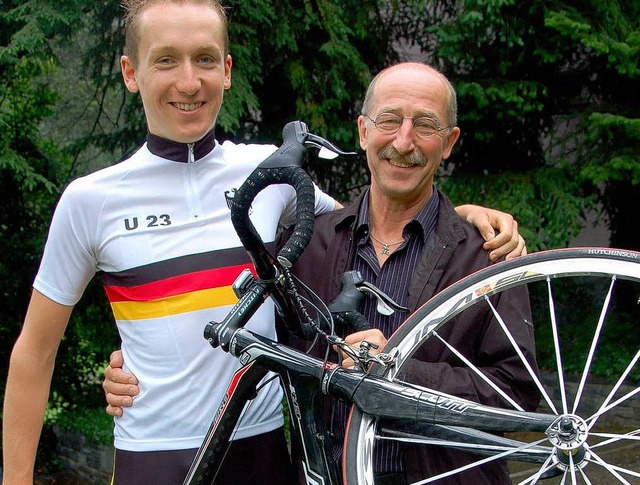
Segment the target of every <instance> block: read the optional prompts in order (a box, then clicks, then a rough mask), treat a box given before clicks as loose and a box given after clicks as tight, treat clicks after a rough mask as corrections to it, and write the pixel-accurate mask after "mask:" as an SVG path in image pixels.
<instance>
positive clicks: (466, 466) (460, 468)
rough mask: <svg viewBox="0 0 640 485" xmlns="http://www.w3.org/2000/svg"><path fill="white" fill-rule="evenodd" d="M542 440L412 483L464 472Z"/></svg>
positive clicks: (534, 444) (433, 480)
mask: <svg viewBox="0 0 640 485" xmlns="http://www.w3.org/2000/svg"><path fill="white" fill-rule="evenodd" d="M542 441H544V440H540V441H537V442H535V443H529V444H527V445H525V446H521V447H520V448H516V449H513V450H509V451H505V452H504V453H499V454H497V455H494V456H490V457H488V458H484V459H482V460H478V461H474V462H473V463H469V464H467V465H464V466H461V467H458V468H455V469H454V470H450V471H448V472H445V473H441V474H440V475H436V476H433V477H429V478H426V479H424V480H420V481H419V482H412V483H411V485H424V484H425V483H431V482H435V481H436V480H440V479H442V478H446V477H450V476H451V475H455V474H457V473H461V472H463V471H465V470H469V469H470V468H475V467H477V466H480V465H484V464H485V463H489V462H492V461H495V460H501V459H503V458H506V457H508V456H509V455H511V454H513V453H515V452H517V451H523V450H526V449H528V448H531V447H533V446H536V445H537V444H539V443H541V442H542Z"/></svg>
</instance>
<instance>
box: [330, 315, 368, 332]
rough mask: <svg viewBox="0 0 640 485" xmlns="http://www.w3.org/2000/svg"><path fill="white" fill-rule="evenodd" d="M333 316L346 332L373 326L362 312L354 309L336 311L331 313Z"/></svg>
mask: <svg viewBox="0 0 640 485" xmlns="http://www.w3.org/2000/svg"><path fill="white" fill-rule="evenodd" d="M333 316H334V318H335V319H336V321H337V322H338V323H340V324H341V325H342V329H343V330H344V331H345V332H346V333H347V334H349V333H353V332H361V331H362V330H369V329H371V328H373V327H371V324H370V323H369V320H367V319H366V318H365V317H364V315H363V314H362V313H360V312H358V311H355V310H352V311H342V312H336V313H333Z"/></svg>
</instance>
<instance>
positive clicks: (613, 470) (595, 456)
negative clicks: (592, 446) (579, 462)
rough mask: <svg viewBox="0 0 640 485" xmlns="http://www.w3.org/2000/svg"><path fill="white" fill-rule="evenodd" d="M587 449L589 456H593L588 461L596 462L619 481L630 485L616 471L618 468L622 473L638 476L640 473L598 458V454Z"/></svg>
mask: <svg viewBox="0 0 640 485" xmlns="http://www.w3.org/2000/svg"><path fill="white" fill-rule="evenodd" d="M589 451H590V452H591V456H592V457H593V459H592V460H589V461H591V462H592V463H597V464H598V465H600V466H601V467H603V468H604V469H605V470H607V471H608V472H609V473H611V474H612V475H613V476H614V477H616V478H617V479H618V481H620V483H626V484H627V485H631V484H630V483H629V482H628V481H627V480H625V478H624V477H622V476H621V475H620V474H619V473H618V470H620V471H621V472H623V473H627V474H629V475H633V476H636V477H640V473H636V472H632V471H631V470H627V469H625V468H620V467H617V466H614V465H611V464H609V463H607V462H605V461H604V460H603V459H602V458H600V457H599V456H598V454H597V453H595V452H594V451H593V450H589Z"/></svg>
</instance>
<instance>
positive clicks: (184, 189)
mask: <svg viewBox="0 0 640 485" xmlns="http://www.w3.org/2000/svg"><path fill="white" fill-rule="evenodd" d="M212 148H213V149H212ZM274 150H275V147H274V146H272V145H244V144H234V143H231V142H224V143H223V144H222V145H220V144H218V143H217V142H216V141H215V140H214V138H213V133H211V134H209V135H207V137H205V139H203V140H201V141H200V142H198V143H197V144H195V145H194V146H193V147H187V146H186V145H184V144H177V143H172V142H169V141H167V140H163V139H160V138H158V137H154V136H153V135H149V138H148V140H147V143H145V145H143V146H142V147H141V148H140V149H139V150H138V151H137V152H136V153H135V154H134V155H133V156H131V157H130V158H128V159H127V160H125V161H123V162H120V163H118V164H116V165H114V166H111V167H108V168H105V169H103V170H99V171H97V172H95V173H92V174H90V175H87V176H86V177H82V178H79V179H77V180H75V181H73V182H72V183H71V184H70V185H69V187H68V188H67V189H66V190H65V191H64V193H63V195H62V197H61V199H60V202H59V203H58V206H57V208H56V211H55V214H54V217H53V220H52V223H51V227H50V231H49V237H48V240H47V243H46V246H45V251H44V255H43V259H42V262H41V265H40V269H39V272H38V274H37V276H36V279H35V282H34V288H36V289H37V290H38V291H39V292H41V293H43V294H44V295H45V296H47V297H48V298H50V299H52V300H54V301H56V302H58V303H60V304H63V305H74V304H75V303H77V301H78V300H79V299H80V297H81V295H82V293H83V291H84V289H85V287H86V285H87V283H88V282H89V280H90V279H91V278H92V277H93V276H94V275H95V274H96V273H97V275H98V277H99V278H100V280H101V281H102V283H103V284H104V287H105V291H106V294H107V296H108V298H109V301H110V303H111V307H112V309H113V313H114V316H115V319H116V323H117V326H118V330H119V332H120V336H121V338H122V350H123V353H124V359H125V365H126V369H127V370H128V371H130V372H133V374H135V375H136V377H137V378H138V380H139V382H140V394H139V395H138V396H137V397H136V398H135V399H134V405H133V406H132V407H131V408H127V409H125V411H124V415H123V416H122V417H120V418H115V431H114V434H115V446H116V448H119V449H123V450H129V451H159V450H177V449H188V448H197V447H198V446H199V445H200V443H201V442H202V440H203V437H204V435H205V433H206V431H207V429H208V427H209V424H210V422H211V419H212V417H213V415H214V413H215V410H216V409H217V406H218V404H219V402H220V401H221V399H222V397H223V394H224V391H225V390H226V386H227V384H228V382H229V381H230V379H231V377H232V375H233V372H234V371H235V370H236V369H237V368H238V366H239V365H238V363H237V360H236V359H235V358H234V357H232V356H230V355H228V354H226V353H225V352H223V351H222V350H220V349H213V348H211V346H209V344H208V343H207V342H206V341H205V340H204V338H203V329H204V327H205V325H206V324H207V322H209V321H211V320H215V321H221V320H222V319H223V318H224V316H225V315H226V314H227V313H228V311H229V310H230V308H231V306H232V305H233V303H235V301H237V300H236V298H235V296H234V294H233V291H232V290H231V284H232V283H233V281H234V280H235V278H236V276H237V275H238V274H239V273H240V272H241V271H242V269H244V268H251V264H250V262H249V258H248V257H247V255H246V254H245V252H244V250H243V249H242V247H241V244H240V241H239V240H238V238H237V235H236V233H235V231H234V229H233V226H232V224H231V219H230V212H229V209H228V206H227V203H226V200H225V192H226V191H232V190H233V189H235V188H238V187H239V186H240V185H241V184H242V182H243V181H244V180H245V179H246V177H247V176H248V175H249V173H251V171H252V170H253V169H254V168H255V167H256V165H257V164H258V163H259V162H261V161H262V160H264V159H265V158H266V157H267V156H269V155H270V154H271V153H272V152H273V151H274ZM334 203H335V201H334V200H333V199H332V198H331V197H329V196H328V195H326V194H324V193H322V192H321V191H320V190H316V213H318V214H319V213H322V212H326V211H329V210H332V209H333V207H334ZM294 215H295V191H294V190H293V189H292V188H291V187H289V186H286V185H274V186H270V187H268V188H267V189H265V190H263V191H262V192H261V193H260V194H259V195H258V196H257V198H256V199H255V201H254V202H253V204H252V209H251V211H250V217H251V220H252V222H253V224H254V226H255V227H256V229H257V231H258V233H259V234H260V235H261V237H262V239H263V240H264V241H265V242H267V243H269V242H273V241H274V240H275V236H276V231H277V227H278V224H279V223H284V224H288V223H292V222H293V217H294ZM101 324H105V323H104V322H96V325H101ZM247 328H249V329H251V330H253V331H256V332H258V333H260V334H262V335H265V336H267V337H269V338H275V326H274V308H273V305H272V304H271V302H270V301H268V302H267V304H265V305H263V306H262V307H261V308H260V309H259V310H258V312H257V313H256V315H255V316H254V317H253V318H252V319H251V322H250V323H249V324H248V326H247ZM281 399H282V390H281V389H280V385H279V382H278V381H277V379H276V380H273V381H271V382H270V383H268V384H266V386H265V387H264V388H263V389H262V390H261V392H260V393H259V395H258V397H257V398H256V399H254V400H253V401H251V402H250V404H249V405H248V407H247V409H246V410H245V413H244V416H243V418H242V421H241V422H240V423H239V425H238V428H237V432H236V434H235V435H234V439H239V438H245V437H249V436H255V435H258V434H262V433H265V432H268V431H272V430H274V429H276V428H278V427H280V426H282V424H283V418H282V409H281Z"/></svg>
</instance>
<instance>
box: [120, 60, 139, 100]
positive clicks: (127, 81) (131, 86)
mask: <svg viewBox="0 0 640 485" xmlns="http://www.w3.org/2000/svg"><path fill="white" fill-rule="evenodd" d="M120 70H121V71H122V78H123V79H124V85H125V86H126V87H127V89H128V90H129V91H130V92H132V93H137V92H138V90H139V88H138V82H137V81H136V68H135V67H134V66H133V63H132V62H131V59H130V58H129V56H121V57H120Z"/></svg>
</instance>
